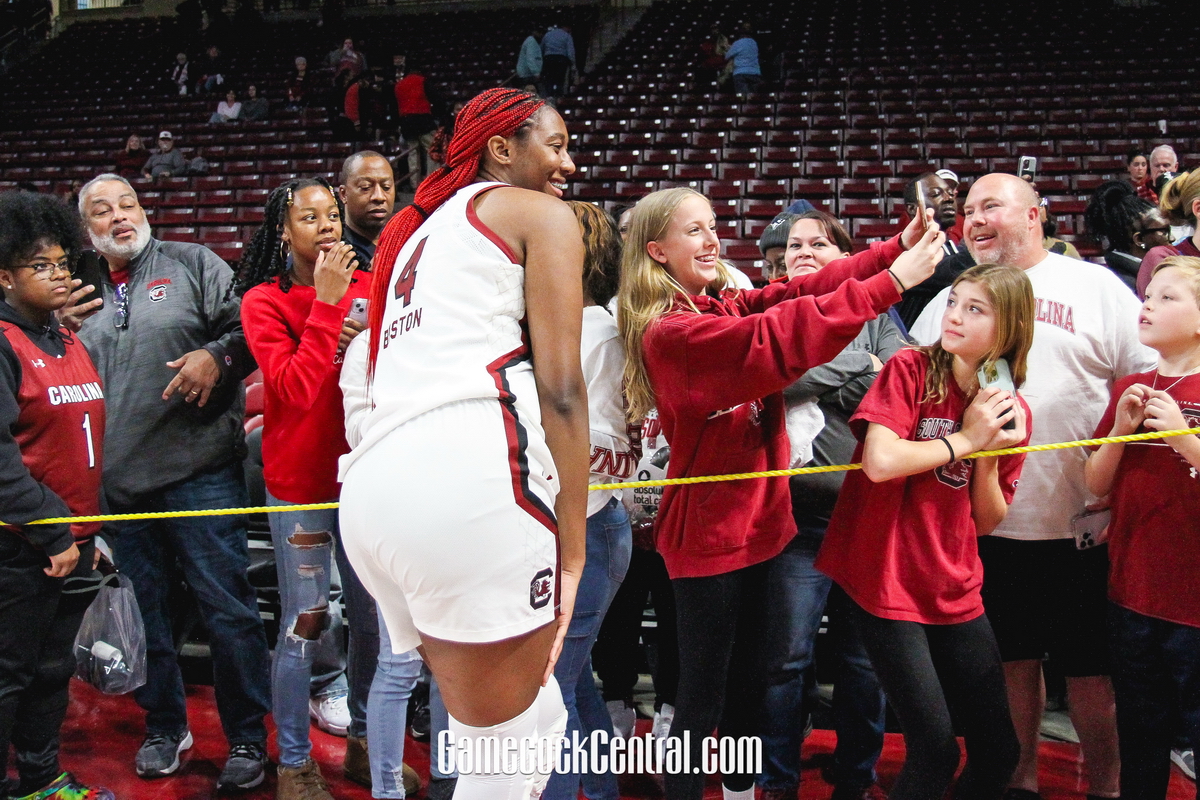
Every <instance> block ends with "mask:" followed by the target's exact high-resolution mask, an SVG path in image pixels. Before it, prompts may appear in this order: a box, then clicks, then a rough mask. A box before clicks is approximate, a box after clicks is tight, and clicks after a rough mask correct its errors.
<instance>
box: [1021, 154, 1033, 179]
mask: <svg viewBox="0 0 1200 800" xmlns="http://www.w3.org/2000/svg"><path fill="white" fill-rule="evenodd" d="M1026 175H1028V176H1029V179H1030V180H1033V179H1034V178H1036V177H1037V159H1036V158H1034V157H1033V156H1021V160H1020V161H1018V162H1017V177H1018V178H1024V177H1025V176H1026Z"/></svg>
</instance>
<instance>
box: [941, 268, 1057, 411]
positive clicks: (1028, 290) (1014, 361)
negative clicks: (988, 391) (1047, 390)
mask: <svg viewBox="0 0 1200 800" xmlns="http://www.w3.org/2000/svg"><path fill="white" fill-rule="evenodd" d="M968 281H969V282H970V283H978V284H979V285H981V286H983V288H984V289H985V290H987V295H988V300H990V301H991V304H992V313H993V315H994V316H995V318H996V338H995V340H994V341H993V342H992V346H991V348H989V349H988V351H987V353H985V354H984V356H983V358H982V359H981V360H980V362H979V363H980V366H981V367H990V366H991V365H993V364H995V363H996V361H997V360H998V359H1001V358H1003V359H1004V360H1006V361H1007V362H1008V366H1009V369H1010V371H1011V372H1012V379H1013V386H1014V387H1016V388H1018V389H1019V388H1021V385H1022V384H1023V383H1025V373H1026V370H1027V368H1028V361H1029V348H1030V347H1032V346H1033V319H1034V316H1035V311H1034V306H1035V302H1034V299H1033V285H1032V284H1031V283H1030V282H1029V277H1028V276H1026V274H1025V270H1023V269H1021V268H1019V267H1009V266H1004V265H1001V264H979V265H977V266H974V267H971V268H970V269H968V270H967V271H965V272H963V273H962V274H961V275H959V276H958V277H957V278H955V280H954V283H953V284H952V285H951V287H950V288H951V289H953V288H954V287H955V286H958V285H959V284H960V283H964V282H968ZM917 349H918V350H921V351H922V352H924V353H925V354H926V355H928V356H929V369H928V370H927V371H926V372H925V397H923V398H922V399H921V402H922V403H940V402H942V401H943V400H945V399H946V396H947V395H948V394H949V391H950V389H949V387H950V382H951V381H952V380H954V355H953V354H951V353H948V352H946V351H945V350H944V349H942V343H941V340H939V341H938V342H936V343H935V344H932V345H929V346H928V347H919V348H917Z"/></svg>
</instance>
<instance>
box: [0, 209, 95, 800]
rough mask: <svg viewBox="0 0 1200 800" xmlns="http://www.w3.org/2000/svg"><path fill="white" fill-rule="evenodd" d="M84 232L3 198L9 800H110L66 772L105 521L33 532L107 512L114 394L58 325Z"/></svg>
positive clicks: (0, 748) (0, 414)
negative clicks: (108, 404) (80, 638)
mask: <svg viewBox="0 0 1200 800" xmlns="http://www.w3.org/2000/svg"><path fill="white" fill-rule="evenodd" d="M80 233H81V232H80V228H79V219H78V217H77V216H76V215H75V213H74V212H73V211H72V210H71V209H70V208H68V207H67V206H66V205H65V204H63V202H62V201H60V200H58V199H56V198H52V197H49V196H47V195H41V194H31V193H28V192H6V193H4V194H2V195H0V287H2V288H3V290H4V299H3V300H2V301H0V431H2V433H0V452H2V453H3V459H2V460H0V464H3V467H0V470H2V472H0V475H2V477H0V507H3V509H4V521H5V523H7V524H6V525H5V526H4V527H3V528H0V583H2V585H3V586H4V592H3V600H0V767H5V769H0V775H5V774H7V764H8V750H9V744H10V743H11V744H12V746H13V749H14V751H15V753H16V766H17V775H18V777H19V779H20V782H19V784H17V785H16V786H8V787H7V788H8V789H10V790H11V793H6V794H10V796H12V797H20V798H21V800H113V793H112V792H110V791H109V790H108V789H104V788H100V787H90V786H88V785H86V784H85V783H83V782H82V781H78V780H76V779H75V778H74V777H73V776H72V775H71V773H69V772H64V771H63V769H62V766H61V765H60V764H59V761H58V752H59V729H60V728H61V727H62V723H63V719H64V718H65V717H66V714H67V700H68V697H67V694H68V684H69V683H70V680H71V674H72V673H73V672H74V671H75V656H74V652H73V651H74V647H75V635H76V634H77V633H78V632H79V626H80V624H81V623H82V622H83V615H84V612H85V611H86V610H87V607H88V605H89V604H90V603H91V601H92V600H93V598H95V596H96V590H97V588H98V587H97V583H96V582H95V581H94V580H92V571H93V569H94V568H95V565H96V545H95V535H96V534H97V533H98V532H99V530H100V523H99V522H80V523H74V524H66V523H60V524H55V525H26V524H25V523H28V522H32V521H34V520H38V519H45V518H46V517H70V516H83V515H89V516H90V515H92V514H99V513H100V512H101V497H100V495H101V486H100V476H101V474H102V473H103V447H104V391H103V389H102V387H101V385H100V376H99V375H98V374H97V372H96V367H95V366H94V365H93V364H92V360H91V358H90V357H89V356H88V353H87V350H86V349H85V348H84V346H83V344H82V343H80V341H79V340H78V339H76V338H75V337H73V336H72V335H71V334H70V333H69V332H67V330H66V329H65V328H63V327H62V326H61V325H60V324H59V322H58V320H57V319H56V318H55V316H54V312H55V311H58V310H59V309H61V308H62V307H63V306H64V305H66V304H67V301H68V298H69V297H70V295H71V272H72V270H73V268H74V263H75V259H77V258H78V257H79V251H80ZM64 590H66V591H64Z"/></svg>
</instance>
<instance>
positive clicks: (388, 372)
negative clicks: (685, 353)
mask: <svg viewBox="0 0 1200 800" xmlns="http://www.w3.org/2000/svg"><path fill="white" fill-rule="evenodd" d="M573 171H574V164H573V163H572V162H571V159H570V156H569V155H568V154H567V131H566V128H565V126H564V124H563V121H562V118H561V117H560V116H559V115H558V112H557V111H555V110H554V109H553V108H551V107H548V106H545V105H544V104H543V102H542V101H541V100H539V99H538V98H536V97H534V96H532V95H528V94H525V93H523V92H517V91H514V90H509V89H492V90H489V91H487V92H484V93H483V94H481V95H479V96H478V97H476V98H475V99H474V100H472V101H471V102H470V103H468V104H467V106H466V107H465V108H464V109H463V111H462V112H461V114H460V115H459V117H458V123H457V125H456V129H455V135H454V139H453V140H452V141H451V143H450V146H449V148H448V151H447V159H446V166H444V167H443V168H442V169H440V170H438V171H436V172H435V173H433V174H432V175H431V176H430V177H429V178H427V179H426V180H425V181H424V182H423V183H422V185H421V187H420V189H419V190H418V191H417V194H416V198H415V202H414V204H413V205H411V206H409V207H408V208H406V209H404V210H403V211H401V212H400V213H399V214H398V215H397V216H396V217H395V218H394V219H393V220H392V221H391V222H390V223H389V225H388V227H387V228H386V229H385V230H384V233H383V235H382V237H381V240H380V243H379V249H378V251H377V253H376V257H375V269H376V273H375V281H376V286H375V289H376V290H373V292H372V297H371V301H370V308H369V319H370V333H371V337H370V345H369V347H368V348H367V349H368V362H369V364H370V368H369V374H370V378H369V380H368V382H367V386H366V392H367V394H366V395H365V397H366V398H368V400H367V402H368V403H369V411H368V412H367V413H366V414H365V415H364V417H363V418H362V419H361V422H360V423H356V427H357V430H356V431H355V433H357V434H359V435H361V440H360V442H359V444H358V445H357V446H356V447H355V448H354V449H353V450H352V452H351V453H350V454H349V455H347V456H345V457H344V458H343V462H342V467H341V472H342V476H343V481H344V484H343V491H342V507H341V522H342V526H343V528H342V530H343V534H344V538H345V544H346V550H347V554H348V555H349V556H350V560H351V562H352V563H353V564H354V567H355V569H356V570H357V571H358V573H359V575H360V577H361V578H362V580H363V583H364V584H365V585H366V587H367V588H368V590H370V591H371V593H372V594H373V595H374V596H375V597H376V599H377V600H378V601H379V604H380V609H381V611H382V613H383V617H384V620H385V622H386V624H387V626H388V631H389V633H390V635H391V640H392V646H393V648H394V649H395V650H396V651H397V652H402V651H404V650H408V649H411V648H412V647H414V646H419V647H420V650H421V653H422V656H423V657H424V658H425V659H426V662H427V663H428V664H429V666H430V668H431V669H432V670H433V673H434V675H435V676H436V678H437V680H438V684H439V686H440V687H441V691H442V695H443V697H444V699H445V702H446V707H447V709H448V710H449V712H450V717H451V720H450V730H451V732H452V733H453V734H454V737H455V740H456V742H457V741H462V740H466V741H468V742H470V741H474V740H477V739H479V738H480V737H485V736H495V737H499V738H500V739H501V740H503V739H505V738H507V737H512V738H513V739H514V740H515V741H517V742H521V741H522V739H524V738H526V737H528V738H529V739H531V740H537V739H539V738H541V739H545V740H546V741H547V742H557V741H558V737H559V736H560V735H561V732H562V730H563V729H564V727H565V723H566V713H565V710H564V707H563V703H562V698H561V695H560V693H559V690H558V686H557V684H556V683H555V682H554V679H553V675H552V670H553V667H554V661H555V658H556V657H557V653H558V651H559V649H560V648H561V643H562V638H563V635H564V633H565V631H566V627H567V624H568V623H569V620H570V614H571V607H572V603H573V601H574V593H575V587H576V585H577V584H578V581H579V576H580V573H581V572H582V569H583V561H584V531H585V513H586V499H587V498H586V492H587V481H588V420H587V398H586V390H585V387H584V382H583V378H582V374H581V371H580V365H579V342H580V327H581V320H582V285H583V284H582V263H583V245H582V242H581V239H580V234H579V226H578V224H577V223H576V221H575V217H574V215H573V214H572V212H571V211H570V209H569V208H568V207H567V206H566V205H565V204H564V203H562V202H561V201H560V200H559V199H558V198H560V197H561V196H562V190H563V185H564V182H565V179H566V177H567V176H568V175H570V174H571V173H572V172H573ZM363 349H364V347H362V346H360V347H358V348H355V349H354V351H353V352H348V353H347V358H348V359H351V358H358V359H361V358H363V355H362V351H363ZM353 372H354V370H353V369H348V370H347V373H346V374H347V375H350V374H352V373H353ZM343 389H344V391H345V394H346V397H347V404H348V407H349V406H350V405H351V404H352V403H354V400H353V399H352V398H353V397H354V396H355V395H356V391H355V387H353V386H345V379H344V381H343ZM357 396H358V397H360V398H362V397H364V395H363V387H362V386H359V387H357ZM435 757H436V751H435ZM476 766H478V765H476ZM493 767H494V769H492V770H491V771H489V772H488V773H486V774H479V772H478V771H476V772H474V773H473V774H462V775H461V777H460V778H459V782H458V785H457V787H456V792H455V795H456V798H458V800H479V799H481V798H511V800H523V798H531V797H532V798H536V797H537V796H539V795H540V793H541V788H542V787H543V786H544V784H545V779H546V778H547V777H548V773H542V772H537V771H534V772H533V774H523V773H522V772H521V771H519V770H518V771H517V772H516V773H515V774H511V775H506V774H503V771H502V768H501V767H502V765H493ZM460 772H462V770H460Z"/></svg>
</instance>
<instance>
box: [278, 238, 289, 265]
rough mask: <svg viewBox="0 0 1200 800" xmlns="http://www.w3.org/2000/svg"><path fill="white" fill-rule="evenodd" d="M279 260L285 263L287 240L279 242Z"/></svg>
mask: <svg viewBox="0 0 1200 800" xmlns="http://www.w3.org/2000/svg"><path fill="white" fill-rule="evenodd" d="M279 260H280V261H282V262H284V263H287V242H285V241H283V240H280V242H279Z"/></svg>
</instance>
